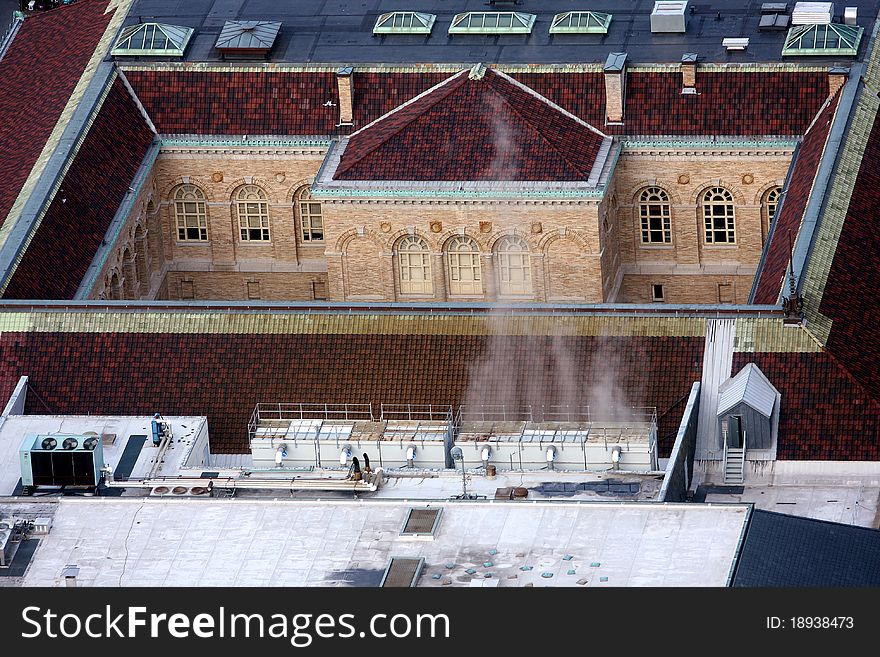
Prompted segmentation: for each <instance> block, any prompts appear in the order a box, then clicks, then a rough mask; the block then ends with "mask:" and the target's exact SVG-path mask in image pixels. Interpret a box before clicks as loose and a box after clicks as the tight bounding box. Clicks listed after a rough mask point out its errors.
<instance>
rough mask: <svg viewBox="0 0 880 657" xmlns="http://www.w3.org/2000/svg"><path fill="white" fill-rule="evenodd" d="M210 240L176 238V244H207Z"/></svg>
mask: <svg viewBox="0 0 880 657" xmlns="http://www.w3.org/2000/svg"><path fill="white" fill-rule="evenodd" d="M210 243H211V240H177V241H176V242H175V244H177V245H178V246H208V245H209V244H210Z"/></svg>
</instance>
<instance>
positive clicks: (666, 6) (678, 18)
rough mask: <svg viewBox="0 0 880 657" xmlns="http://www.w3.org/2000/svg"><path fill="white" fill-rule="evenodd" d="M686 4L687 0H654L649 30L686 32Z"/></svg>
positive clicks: (656, 31)
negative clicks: (659, 0)
mask: <svg viewBox="0 0 880 657" xmlns="http://www.w3.org/2000/svg"><path fill="white" fill-rule="evenodd" d="M687 6H688V3H687V0H681V1H680V2H679V1H676V2H655V3H654V10H653V11H652V12H651V32H654V33H658V32H672V33H681V32H686V31H687V17H688V14H687Z"/></svg>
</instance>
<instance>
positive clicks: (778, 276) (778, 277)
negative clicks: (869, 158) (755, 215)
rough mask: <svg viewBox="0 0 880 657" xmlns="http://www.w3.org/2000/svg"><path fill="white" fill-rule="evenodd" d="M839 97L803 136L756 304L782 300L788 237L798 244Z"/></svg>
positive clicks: (787, 259)
mask: <svg viewBox="0 0 880 657" xmlns="http://www.w3.org/2000/svg"><path fill="white" fill-rule="evenodd" d="M839 100H840V94H837V95H835V97H834V98H833V99H832V101H831V102H829V103H828V105H827V106H826V107H825V109H823V110H822V112H821V114H820V115H819V116H818V117H817V119H816V122H815V123H814V124H813V125H812V127H811V128H810V130H809V132H807V134H806V135H805V136H804V140H803V142H802V143H801V146H800V149H799V150H798V153H797V160H796V161H795V163H794V169H793V170H792V173H791V176H790V182H789V185H788V188H787V189H786V192H785V201H784V202H783V204H782V207H781V208H780V209H779V212H778V216H777V217H776V220H775V224H776V227H775V228H774V229H773V234H772V235H771V239H770V244H769V245H768V246H767V254H766V255H765V256H764V263H763V265H762V266H761V271H760V273H759V274H758V285H757V288H756V291H755V303H767V304H774V303H776V301H777V299H778V298H779V291H780V289H782V286H783V280H784V278H785V275H786V272H787V271H788V266H789V260H790V257H791V256H790V251H789V235H791V244H794V243H795V242H796V241H797V236H798V231H799V230H800V228H801V220H802V219H803V218H804V211H805V210H806V207H807V201H809V199H810V191H811V190H812V188H813V181H814V180H815V179H816V172H817V171H818V169H819V163H820V161H821V160H822V153H823V152H824V150H825V142H826V141H827V140H828V133H829V131H830V130H831V121H832V119H833V118H834V111H835V110H836V109H837V103H838V101H839Z"/></svg>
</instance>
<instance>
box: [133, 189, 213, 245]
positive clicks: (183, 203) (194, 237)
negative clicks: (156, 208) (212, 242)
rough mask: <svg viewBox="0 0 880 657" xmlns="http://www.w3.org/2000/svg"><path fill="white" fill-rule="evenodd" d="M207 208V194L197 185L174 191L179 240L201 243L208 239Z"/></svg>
mask: <svg viewBox="0 0 880 657" xmlns="http://www.w3.org/2000/svg"><path fill="white" fill-rule="evenodd" d="M205 208H206V204H205V193H204V192H203V191H202V190H201V189H199V188H198V187H196V186H195V185H181V186H180V187H178V188H177V189H176V190H174V217H175V219H176V220H177V239H178V240H180V241H181V242H192V241H194V242H199V241H204V240H207V239H208V213H207V211H206V209H205ZM147 211H148V212H149V208H148V209H147Z"/></svg>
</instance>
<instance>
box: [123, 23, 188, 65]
mask: <svg viewBox="0 0 880 657" xmlns="http://www.w3.org/2000/svg"><path fill="white" fill-rule="evenodd" d="M193 32H195V30H193V28H191V27H181V26H179V25H165V24H164V23H139V24H137V25H129V26H128V27H126V28H123V30H122V32H121V33H120V34H119V38H118V39H117V40H116V44H115V45H114V46H113V50H111V51H110V54H111V55H114V56H120V55H122V56H138V55H140V56H148V57H149V56H152V57H183V51H184V50H186V45H187V44H188V43H189V40H190V38H192V35H193Z"/></svg>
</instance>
